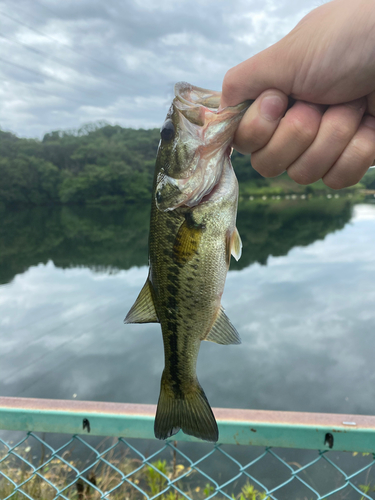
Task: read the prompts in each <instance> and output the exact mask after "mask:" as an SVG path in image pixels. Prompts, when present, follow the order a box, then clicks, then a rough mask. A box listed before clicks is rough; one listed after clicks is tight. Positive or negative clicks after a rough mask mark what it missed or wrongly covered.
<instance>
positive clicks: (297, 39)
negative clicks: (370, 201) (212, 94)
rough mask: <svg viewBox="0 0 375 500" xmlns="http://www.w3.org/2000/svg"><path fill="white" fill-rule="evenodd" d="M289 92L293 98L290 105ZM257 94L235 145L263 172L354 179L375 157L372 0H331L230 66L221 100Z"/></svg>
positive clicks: (340, 184)
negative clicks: (269, 44)
mask: <svg viewBox="0 0 375 500" xmlns="http://www.w3.org/2000/svg"><path fill="white" fill-rule="evenodd" d="M288 96H291V97H293V98H294V99H295V100H296V102H295V103H294V104H293V106H292V107H291V108H290V109H288V110H287V107H288ZM247 99H255V102H254V103H253V104H252V106H251V107H250V108H249V109H248V111H247V112H246V114H245V115H244V117H243V119H242V121H241V122H240V125H239V127H238V129H237V132H236V135H235V140H234V147H235V149H237V150H238V151H240V152H241V153H244V154H251V163H252V165H253V167H254V168H255V169H256V170H257V171H258V172H259V173H260V174H262V175H263V176H264V177H275V176H277V175H280V174H281V173H283V172H284V171H285V170H286V171H287V173H288V175H289V177H291V178H292V179H293V180H295V181H296V182H298V183H299V184H310V183H312V182H315V181H317V180H319V179H323V182H324V183H325V184H326V185H327V186H329V187H331V188H333V189H341V188H345V187H348V186H351V185H353V184H356V183H357V182H358V181H359V180H360V179H361V178H362V177H363V175H364V174H365V173H366V171H367V170H368V168H369V167H370V165H372V164H373V163H374V159H375V0H357V1H356V2H354V1H353V0H333V1H332V2H330V3H327V4H324V5H321V6H320V7H318V8H317V9H315V10H313V11H312V12H310V13H309V14H308V15H307V16H305V17H304V18H303V19H302V20H301V21H300V22H299V23H298V25H297V26H296V27H295V28H294V29H293V30H292V31H291V32H290V33H289V34H288V35H286V36H285V37H284V38H282V39H281V40H280V41H279V42H277V43H276V44H275V45H272V46H271V47H269V48H268V49H266V50H264V51H262V52H260V53H259V54H256V55H255V56H253V57H251V58H250V59H248V60H246V61H244V62H243V63H241V64H239V65H238V66H235V67H234V68H232V69H230V70H229V71H228V72H227V74H226V75H225V78H224V81H223V92H222V98H221V106H222V107H224V106H234V105H236V104H238V103H240V102H243V101H245V100H247Z"/></svg>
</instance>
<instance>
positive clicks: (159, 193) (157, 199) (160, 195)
mask: <svg viewBox="0 0 375 500" xmlns="http://www.w3.org/2000/svg"><path fill="white" fill-rule="evenodd" d="M162 200H163V196H162V194H161V192H160V191H157V193H156V201H157V202H158V203H161V202H162Z"/></svg>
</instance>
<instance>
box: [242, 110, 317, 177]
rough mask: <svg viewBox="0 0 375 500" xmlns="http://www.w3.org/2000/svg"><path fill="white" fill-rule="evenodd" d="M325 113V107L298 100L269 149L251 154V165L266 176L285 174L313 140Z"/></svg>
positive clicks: (279, 128)
mask: <svg viewBox="0 0 375 500" xmlns="http://www.w3.org/2000/svg"><path fill="white" fill-rule="evenodd" d="M324 110H325V107H324V106H318V105H314V104H308V103H306V102H303V101H297V102H296V103H295V104H294V106H293V107H292V108H290V109H289V111H287V113H286V114H285V116H284V118H282V120H281V121H280V123H279V126H278V127H277V129H276V130H275V133H274V134H273V136H272V138H271V139H270V141H269V142H268V143H267V144H266V146H265V147H263V148H262V149H259V150H258V151H256V152H254V153H253V154H252V156H251V164H252V166H253V167H254V168H255V170H257V171H258V172H259V173H260V174H261V175H263V176H264V177H275V176H277V175H280V174H281V173H282V172H284V171H285V170H286V169H287V168H288V167H289V166H290V165H291V164H292V163H294V161H295V160H297V158H299V156H301V154H302V153H304V152H305V151H306V149H307V148H308V147H309V146H310V144H312V142H313V141H314V139H315V137H316V135H317V133H318V130H319V125H320V122H321V119H322V116H323V112H324Z"/></svg>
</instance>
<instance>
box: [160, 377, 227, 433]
mask: <svg viewBox="0 0 375 500" xmlns="http://www.w3.org/2000/svg"><path fill="white" fill-rule="evenodd" d="M180 429H182V430H183V432H185V434H189V435H190V436H195V437H197V438H200V439H204V440H205V441H212V442H216V441H217V440H218V439H219V431H218V428H217V424H216V420H215V417H214V415H213V413H212V410H211V407H210V404H209V402H208V401H207V398H206V395H205V393H204V392H203V389H202V387H201V386H200V385H199V382H198V380H196V381H195V383H194V385H193V386H192V387H191V388H189V392H187V393H185V394H182V396H181V397H179V398H176V396H175V394H174V392H173V389H172V387H171V386H170V384H169V382H168V381H167V380H166V377H165V376H164V374H163V377H162V379H161V389H160V396H159V402H158V408H157V411H156V417H155V426H154V431H155V437H156V438H158V439H167V438H169V437H171V436H173V435H174V434H176V433H177V432H178V431H179V430H180Z"/></svg>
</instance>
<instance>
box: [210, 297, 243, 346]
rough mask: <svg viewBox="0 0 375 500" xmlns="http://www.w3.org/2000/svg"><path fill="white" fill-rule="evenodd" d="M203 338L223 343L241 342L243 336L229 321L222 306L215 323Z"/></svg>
mask: <svg viewBox="0 0 375 500" xmlns="http://www.w3.org/2000/svg"><path fill="white" fill-rule="evenodd" d="M203 340H209V341H210V342H215V343H216V344H222V345H228V344H241V338H240V336H239V334H238V332H237V330H236V329H235V328H234V326H233V325H232V323H231V322H230V321H229V318H228V316H227V315H226V314H225V312H224V309H223V307H222V306H220V310H219V314H218V315H217V318H216V320H215V323H214V324H213V326H212V328H211V330H210V331H209V332H208V334H207V335H206V337H205V338H204V339H203Z"/></svg>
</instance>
